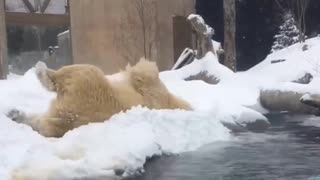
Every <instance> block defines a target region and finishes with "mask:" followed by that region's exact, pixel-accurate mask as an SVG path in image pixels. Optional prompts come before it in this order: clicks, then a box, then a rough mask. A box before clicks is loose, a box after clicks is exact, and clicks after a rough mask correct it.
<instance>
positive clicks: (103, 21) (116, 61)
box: [70, 0, 195, 73]
mask: <svg viewBox="0 0 320 180" xmlns="http://www.w3.org/2000/svg"><path fill="white" fill-rule="evenodd" d="M130 1H132V0H130ZM142 1H148V0H142ZM155 1H156V10H154V11H152V12H154V13H156V16H154V17H155V18H156V20H155V21H154V22H155V23H156V24H155V25H151V26H150V29H151V30H149V31H150V32H148V35H147V39H152V38H151V36H154V34H155V38H154V39H155V40H154V41H155V42H154V45H152V48H150V51H152V54H153V55H152V60H155V61H157V64H158V66H159V67H160V69H161V70H165V69H169V68H171V67H172V65H173V63H174V58H173V52H174V50H173V26H172V16H173V15H174V14H178V15H188V14H189V13H191V12H194V4H195V0H155ZM128 3H130V2H129V1H128V0H117V1H113V0H103V1H102V0H81V1H79V0H71V1H70V13H71V37H72V51H73V52H72V53H73V62H74V63H90V64H94V65H98V66H99V67H101V68H102V69H103V70H104V71H105V73H114V72H117V71H118V70H119V69H120V68H123V67H125V65H126V64H127V63H128V62H134V61H136V60H138V58H137V57H139V56H140V57H141V56H143V51H142V43H141V39H142V36H141V30H139V26H140V22H139V20H137V19H131V18H132V17H138V13H137V12H136V11H135V10H132V9H128V8H130V7H129V6H130V5H128ZM147 9H148V8H147ZM126 16H127V17H126ZM152 17H153V16H152ZM147 18H149V16H148V17H147ZM128 19H131V20H132V21H130V22H128V23H127V22H125V21H127V20H128ZM122 25H125V26H122ZM127 25H128V26H127ZM119 37H120V38H122V40H119ZM119 42H121V43H122V45H120V46H119ZM132 42H133V43H132ZM117 44H118V45H117ZM150 47H151V46H150ZM148 51H149V50H148ZM130 53H131V54H132V55H131V56H132V59H133V60H132V61H131V60H129V59H130ZM125 54H129V59H128V56H126V57H127V58H126V57H125V56H124V55H125Z"/></svg>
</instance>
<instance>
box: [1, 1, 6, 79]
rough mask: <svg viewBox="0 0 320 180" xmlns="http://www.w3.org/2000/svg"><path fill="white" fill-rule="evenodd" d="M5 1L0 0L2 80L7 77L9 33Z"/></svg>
mask: <svg viewBox="0 0 320 180" xmlns="http://www.w3.org/2000/svg"><path fill="white" fill-rule="evenodd" d="M4 7H5V6H4V0H0V79H5V78H6V76H7V69H8V63H7V32H6V23H5V17H4V14H5V9H4Z"/></svg>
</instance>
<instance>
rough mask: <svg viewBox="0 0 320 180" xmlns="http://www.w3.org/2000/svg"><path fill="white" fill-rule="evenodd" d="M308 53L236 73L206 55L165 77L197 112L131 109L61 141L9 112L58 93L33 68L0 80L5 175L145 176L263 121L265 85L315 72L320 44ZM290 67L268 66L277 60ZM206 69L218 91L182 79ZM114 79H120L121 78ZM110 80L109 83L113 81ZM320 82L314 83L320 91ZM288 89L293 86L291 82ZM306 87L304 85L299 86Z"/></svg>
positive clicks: (0, 155) (0, 157) (287, 54)
mask: <svg viewBox="0 0 320 180" xmlns="http://www.w3.org/2000/svg"><path fill="white" fill-rule="evenodd" d="M306 44H308V45H309V50H307V51H304V52H303V51H302V50H301V47H300V46H301V45H300V44H296V45H293V46H291V47H289V48H287V49H284V50H281V51H278V52H276V53H274V54H271V55H269V56H268V57H267V58H266V60H265V61H263V62H262V63H260V64H258V65H257V66H255V67H253V68H252V69H250V70H248V71H246V72H239V73H233V72H231V71H230V70H228V69H227V68H225V67H224V66H222V65H220V64H219V63H218V61H217V59H216V57H215V56H214V55H213V54H211V53H208V54H207V56H206V57H204V58H203V59H202V60H199V61H195V62H194V63H192V64H191V65H189V66H188V67H184V68H182V69H180V70H178V71H174V72H172V71H167V72H162V73H161V79H162V80H163V81H164V83H165V84H166V86H167V87H168V89H169V90H170V91H171V92H172V93H174V94H175V95H177V96H180V97H182V98H184V99H185V100H187V101H188V102H189V103H190V104H191V105H192V106H193V107H194V109H195V110H194V111H191V112H187V111H182V110H149V109H146V108H143V107H134V108H133V109H131V110H130V111H128V112H126V113H119V114H116V115H114V116H113V117H112V118H111V119H110V120H109V121H106V122H104V123H92V124H89V125H86V126H82V127H80V128H77V129H74V130H72V131H70V132H68V133H67V134H66V135H65V136H64V137H62V138H59V139H56V138H44V137H42V136H40V135H39V134H37V133H36V132H34V131H32V130H31V128H30V127H28V126H25V125H22V124H17V123H15V122H13V121H11V120H9V119H8V118H6V116H5V113H6V112H7V111H8V110H9V109H11V108H18V109H20V110H23V111H25V112H26V113H43V112H45V111H46V109H47V108H48V105H49V102H50V100H51V99H52V98H54V97H55V94H53V93H49V92H47V91H46V90H45V89H44V88H43V87H42V86H41V85H40V83H39V81H38V80H37V79H36V76H35V74H34V69H30V70H29V71H28V72H27V73H26V74H25V75H24V76H21V77H20V76H16V75H12V74H11V75H10V76H9V79H8V80H4V81H0V87H1V88H0V100H1V101H0V147H1V148H0V177H1V179H11V178H13V177H14V176H15V177H16V178H19V177H20V178H22V179H33V180H37V179H49V178H52V179H77V178H80V179H81V178H88V179H89V178H106V177H108V176H113V175H114V171H113V170H114V169H121V170H125V174H126V175H129V174H130V173H132V172H135V171H136V170H139V169H140V170H142V168H143V165H144V163H145V162H146V159H147V158H148V157H152V156H155V155H162V154H172V153H181V152H186V151H193V150H196V149H197V148H199V147H201V146H203V145H206V144H209V143H214V142H216V141H229V140H231V139H232V137H231V136H230V133H229V130H228V129H227V128H225V127H224V126H223V125H222V124H221V122H229V123H234V122H236V123H238V124H242V123H246V122H248V121H254V120H257V119H262V120H266V119H265V117H264V116H263V113H265V112H266V111H265V110H264V109H263V108H262V107H261V106H260V104H259V102H258V96H259V91H260V89H261V88H265V87H267V86H269V87H270V86H271V87H272V86H274V85H277V84H279V83H283V82H288V81H291V80H294V79H296V78H297V77H299V76H300V75H302V74H303V73H304V72H311V73H312V74H313V75H314V76H315V77H317V76H319V75H318V74H317V72H318V70H317V69H316V67H317V66H316V65H315V64H316V63H319V62H320V59H319V56H318V52H320V38H313V39H310V40H308V41H307V42H306ZM282 58H283V59H286V61H285V62H282V63H277V64H271V63H270V61H271V60H274V59H282ZM201 70H207V71H208V72H209V73H210V72H212V73H214V74H215V75H218V76H219V78H221V82H220V83H219V84H217V85H209V84H206V83H204V82H202V81H183V80H182V79H183V78H185V77H187V76H188V75H190V74H192V73H194V72H199V71H201ZM115 77H116V78H121V77H117V76H115ZM109 78H110V77H109ZM318 80H319V79H318V78H315V80H314V81H313V82H312V83H313V84H314V85H313V86H312V87H314V90H318V88H317V84H318V83H317V82H318ZM287 88H289V89H290V88H292V86H291V85H290V84H289V85H287ZM301 88H303V87H301Z"/></svg>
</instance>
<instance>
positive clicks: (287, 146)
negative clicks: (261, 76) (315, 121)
mask: <svg viewBox="0 0 320 180" xmlns="http://www.w3.org/2000/svg"><path fill="white" fill-rule="evenodd" d="M271 119H272V124H273V127H272V128H271V129H270V130H269V131H268V132H267V133H266V134H250V133H247V134H236V135H235V140H234V141H232V142H221V143H214V144H211V145H208V146H206V147H203V148H201V149H200V150H198V151H196V152H191V153H185V154H181V155H179V156H169V157H161V158H156V159H153V160H151V161H150V162H149V163H147V164H146V167H145V168H146V172H145V173H144V174H142V175H141V176H138V177H134V178H130V180H309V179H310V180H320V128H315V127H305V126H301V122H296V121H293V120H294V118H293V117H288V116H279V115H276V116H273V117H271ZM295 119H299V118H295ZM288 120H289V121H288ZM300 120H301V119H300ZM319 121H320V119H319Z"/></svg>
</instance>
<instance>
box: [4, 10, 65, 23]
mask: <svg viewBox="0 0 320 180" xmlns="http://www.w3.org/2000/svg"><path fill="white" fill-rule="evenodd" d="M6 23H7V24H8V25H37V26H69V25H70V17H69V15H68V14H40V13H39V14H38V13H20V12H6Z"/></svg>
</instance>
